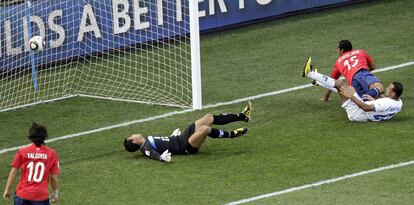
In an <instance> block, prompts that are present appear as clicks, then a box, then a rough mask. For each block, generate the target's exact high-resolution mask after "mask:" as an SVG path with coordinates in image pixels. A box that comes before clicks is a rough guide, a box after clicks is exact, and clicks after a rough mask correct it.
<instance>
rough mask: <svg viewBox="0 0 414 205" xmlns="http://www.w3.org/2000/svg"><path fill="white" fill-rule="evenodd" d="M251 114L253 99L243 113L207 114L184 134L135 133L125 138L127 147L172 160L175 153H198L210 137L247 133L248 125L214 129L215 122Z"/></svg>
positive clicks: (245, 117) (158, 158) (248, 116)
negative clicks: (147, 134) (232, 128)
mask: <svg viewBox="0 0 414 205" xmlns="http://www.w3.org/2000/svg"><path fill="white" fill-rule="evenodd" d="M251 113H252V107H251V102H250V101H249V102H248V104H247V106H246V107H245V108H244V110H243V111H242V112H241V113H239V114H219V115H212V114H206V115H204V117H202V118H200V119H198V120H196V121H195V122H194V123H192V124H191V125H190V126H188V128H187V129H186V130H185V131H184V133H183V134H180V133H177V132H176V131H178V129H177V130H175V131H174V132H173V134H172V135H171V136H169V137H159V136H148V137H144V136H143V135H142V134H133V135H131V136H130V137H127V138H125V140H124V147H125V150H126V151H128V152H135V151H138V150H140V151H141V152H142V154H144V155H145V156H147V157H150V158H152V159H155V160H160V161H164V162H170V161H171V154H196V153H197V152H198V149H199V148H200V147H201V145H202V144H203V143H204V142H205V141H206V138H207V136H209V137H211V138H235V137H239V136H243V135H245V134H246V133H247V128H239V129H236V130H233V131H225V130H220V129H216V128H212V127H211V125H212V124H214V125H225V124H228V123H232V122H236V121H244V122H248V121H249V120H250V117H251ZM178 132H179V131H178Z"/></svg>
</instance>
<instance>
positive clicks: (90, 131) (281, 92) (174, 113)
mask: <svg viewBox="0 0 414 205" xmlns="http://www.w3.org/2000/svg"><path fill="white" fill-rule="evenodd" d="M411 65H414V61H410V62H407V63H402V64H398V65H393V66H389V67H385V68H381V69H376V70H374V71H373V73H374V72H375V73H378V72H385V71H390V70H395V69H399V68H403V67H408V66H411ZM312 86H313V85H312V84H306V85H299V86H295V87H291V88H287V89H283V90H276V91H273V92H268V93H262V94H259V95H254V96H249V97H245V98H240V99H236V100H233V101H227V102H219V103H216V104H209V105H206V106H203V109H208V108H215V107H220V106H225V105H232V104H237V103H241V102H246V101H249V100H254V99H259V98H263V97H268V96H273V95H278V94H283V93H287V92H292V91H296V90H301V89H305V88H308V87H312ZM194 111H197V110H194V109H185V110H180V111H173V112H168V113H165V114H162V115H156V116H152V117H148V118H142V119H137V120H133V121H129V122H125V123H120V124H115V125H111V126H107V127H102V128H97V129H93V130H88V131H84V132H79V133H75V134H69V135H64V136H61V137H55V138H52V139H48V140H46V141H45V142H46V143H49V142H54V141H59V140H64V139H70V138H75V137H80V136H84V135H89V134H93V133H98V132H102V131H106V130H111V129H115V128H120V127H126V126H129V125H132V124H139V123H144V122H149V121H153V120H158V119H163V118H166V117H170V116H173V115H178V114H184V113H188V112H194ZM28 145H29V144H26V145H21V146H16V147H11V148H6V149H1V150H0V154H4V153H7V152H11V151H15V150H18V149H20V148H23V147H26V146H28Z"/></svg>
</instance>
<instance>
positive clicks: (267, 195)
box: [225, 160, 414, 205]
mask: <svg viewBox="0 0 414 205" xmlns="http://www.w3.org/2000/svg"><path fill="white" fill-rule="evenodd" d="M412 164H414V160H413V161H409V162H401V163H398V164H392V165H388V166H385V167H378V168H375V169H370V170H366V171H361V172H357V173H354V174H349V175H345V176H341V177H337V178H333V179H328V180H323V181H319V182H315V183H312V184H305V185H302V186H297V187H292V188H288V189H285V190H281V191H276V192H272V193H267V194H263V195H259V196H255V197H251V198H246V199H241V200H238V201H233V202H230V203H227V204H225V205H237V204H244V203H248V202H252V201H257V200H259V199H265V198H270V197H274V196H278V195H282V194H287V193H291V192H295V191H299V190H303V189H309V188H313V187H318V186H322V185H325V184H331V183H335V182H338V181H342V180H345V179H350V178H354V177H359V176H362V175H367V174H372V173H375V172H380V171H385V170H389V169H395V168H400V167H406V166H409V165H412Z"/></svg>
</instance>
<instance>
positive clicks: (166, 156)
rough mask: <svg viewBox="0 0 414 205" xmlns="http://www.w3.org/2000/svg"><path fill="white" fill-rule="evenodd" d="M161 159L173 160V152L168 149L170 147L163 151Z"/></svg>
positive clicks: (165, 160)
mask: <svg viewBox="0 0 414 205" xmlns="http://www.w3.org/2000/svg"><path fill="white" fill-rule="evenodd" d="M161 160H162V161H164V162H171V153H170V152H169V151H168V149H167V150H165V151H164V152H163V153H162V155H161Z"/></svg>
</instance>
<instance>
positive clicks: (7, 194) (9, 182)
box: [3, 167, 19, 201]
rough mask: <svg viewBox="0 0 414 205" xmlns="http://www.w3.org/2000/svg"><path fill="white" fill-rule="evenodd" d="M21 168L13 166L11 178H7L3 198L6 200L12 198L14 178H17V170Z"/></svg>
mask: <svg viewBox="0 0 414 205" xmlns="http://www.w3.org/2000/svg"><path fill="white" fill-rule="evenodd" d="M18 171H19V170H18V169H17V168H14V167H12V168H11V170H10V173H9V178H8V179H7V184H6V187H5V188H4V193H3V199H4V200H6V201H9V199H10V189H11V185H12V184H13V182H14V179H15V178H16V175H17V172H18Z"/></svg>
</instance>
